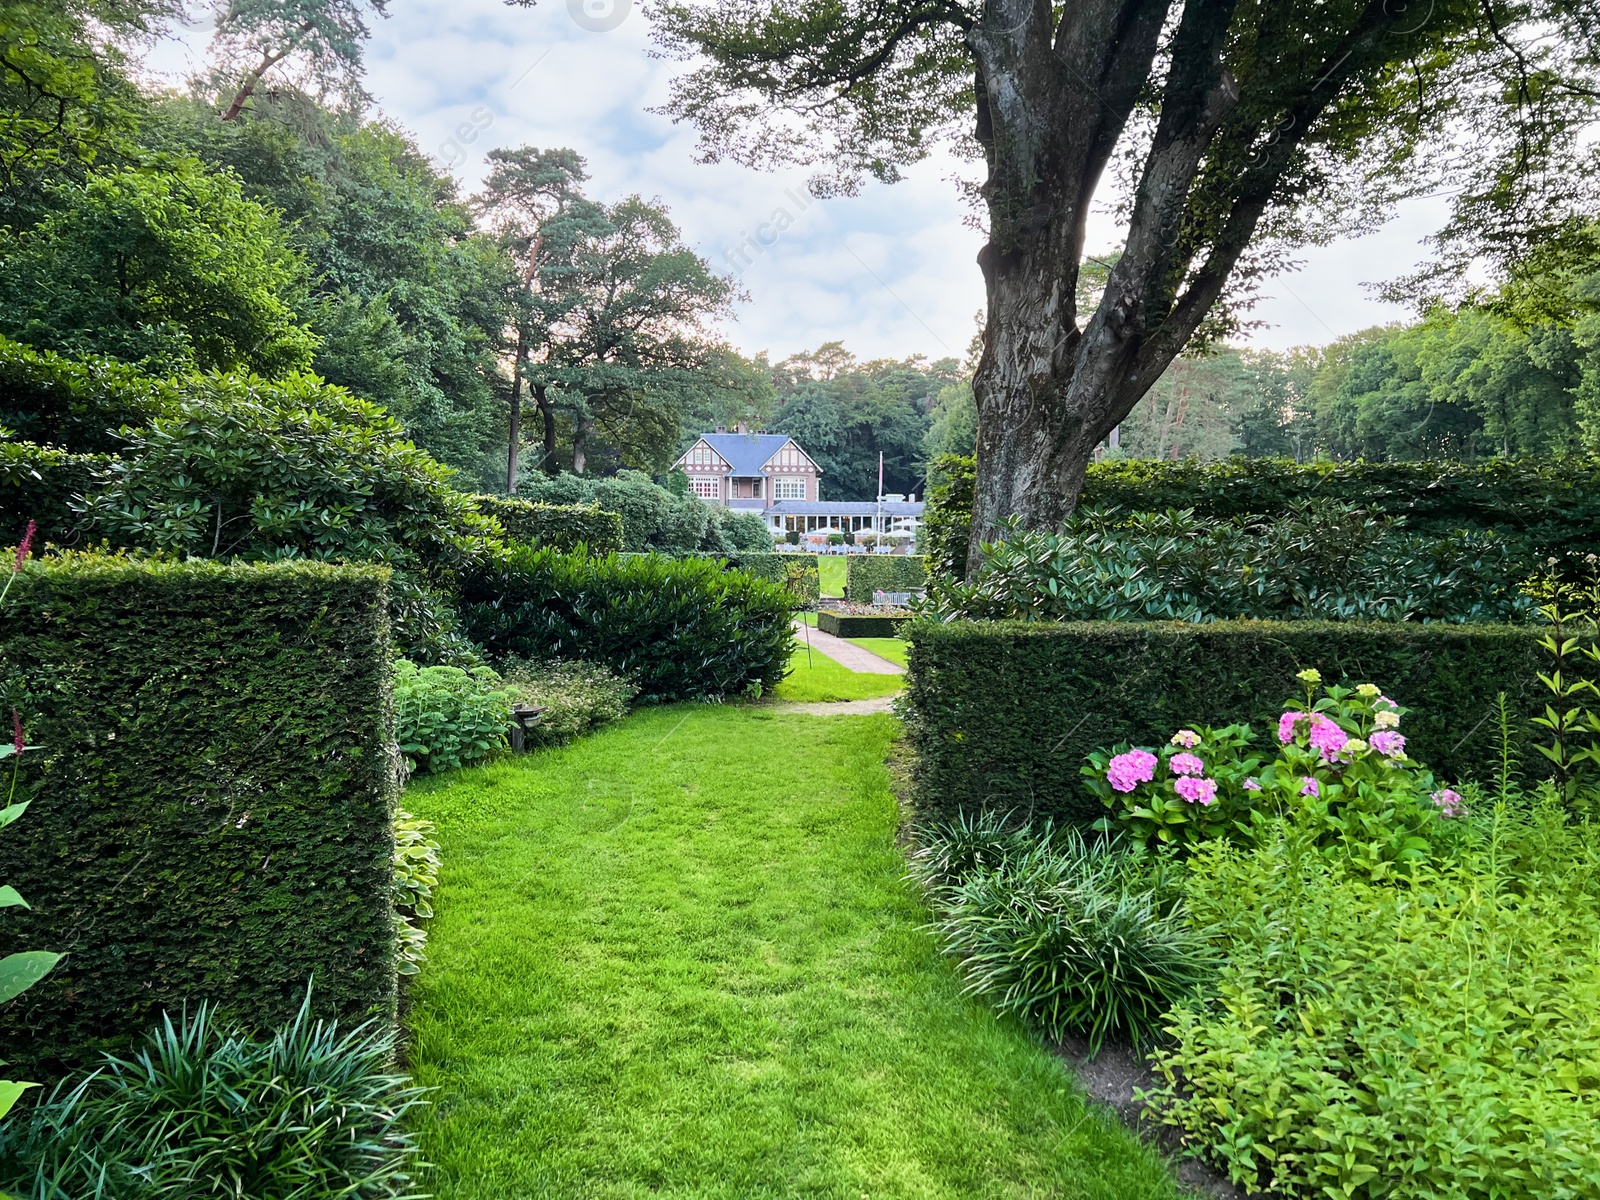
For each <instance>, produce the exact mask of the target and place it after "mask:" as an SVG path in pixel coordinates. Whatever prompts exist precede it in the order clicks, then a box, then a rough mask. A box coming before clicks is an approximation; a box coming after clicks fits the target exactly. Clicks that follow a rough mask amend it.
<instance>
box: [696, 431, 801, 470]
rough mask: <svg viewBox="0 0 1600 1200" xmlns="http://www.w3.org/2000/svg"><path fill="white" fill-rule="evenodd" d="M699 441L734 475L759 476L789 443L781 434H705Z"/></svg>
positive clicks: (786, 437)
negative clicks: (718, 455)
mask: <svg viewBox="0 0 1600 1200" xmlns="http://www.w3.org/2000/svg"><path fill="white" fill-rule="evenodd" d="M700 440H701V441H702V442H704V443H705V444H706V445H708V446H710V447H711V448H712V449H713V450H715V451H716V452H717V453H718V454H720V455H721V456H722V458H723V460H724V461H725V462H726V463H727V464H728V466H730V467H732V468H733V473H734V474H735V475H759V474H761V471H762V468H763V467H765V466H766V465H767V460H768V459H770V458H771V457H772V456H773V455H774V454H776V453H777V452H778V451H779V450H782V449H783V448H784V446H786V445H787V444H788V442H789V438H788V436H787V435H785V434H781V433H707V434H704V435H702V436H701V438H700Z"/></svg>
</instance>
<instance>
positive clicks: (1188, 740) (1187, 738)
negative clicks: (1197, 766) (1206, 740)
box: [1172, 729, 1200, 750]
mask: <svg viewBox="0 0 1600 1200" xmlns="http://www.w3.org/2000/svg"><path fill="white" fill-rule="evenodd" d="M1172 744H1173V745H1174V746H1182V747H1183V748H1184V749H1185V750H1193V749H1194V748H1195V747H1196V746H1198V745H1199V744H1200V735H1199V734H1198V733H1196V732H1195V731H1194V730H1192V729H1180V730H1178V732H1177V733H1175V734H1173V735H1172Z"/></svg>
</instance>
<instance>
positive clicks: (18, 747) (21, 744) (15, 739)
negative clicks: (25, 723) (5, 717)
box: [11, 708, 28, 754]
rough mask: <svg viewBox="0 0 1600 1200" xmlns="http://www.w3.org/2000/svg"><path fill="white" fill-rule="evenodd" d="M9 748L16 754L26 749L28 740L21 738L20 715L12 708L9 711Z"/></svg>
mask: <svg viewBox="0 0 1600 1200" xmlns="http://www.w3.org/2000/svg"><path fill="white" fill-rule="evenodd" d="M11 748H12V749H13V750H15V751H16V752H17V753H18V754H21V753H22V752H23V751H24V750H26V749H27V748H28V740H27V739H26V738H25V737H23V736H22V714H21V713H19V712H18V711H17V710H16V709H14V708H13V709H12V710H11Z"/></svg>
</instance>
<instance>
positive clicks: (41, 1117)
mask: <svg viewBox="0 0 1600 1200" xmlns="http://www.w3.org/2000/svg"><path fill="white" fill-rule="evenodd" d="M393 1062H394V1041H393V1036H392V1035H391V1034H389V1033H386V1032H379V1031H378V1030H377V1029H375V1028H374V1027H373V1026H372V1025H371V1024H368V1025H363V1026H360V1027H358V1028H356V1029H353V1030H351V1031H349V1032H347V1033H341V1032H340V1031H339V1029H338V1027H337V1025H335V1024H331V1023H324V1022H322V1021H314V1020H313V1019H312V1016H311V997H310V994H309V993H308V994H307V996H306V999H305V1002H304V1003H303V1004H302V1005H301V1006H300V1011H299V1013H298V1015H296V1016H295V1017H294V1019H293V1020H292V1021H290V1022H289V1023H288V1024H287V1025H285V1026H282V1027H280V1028H278V1029H277V1030H276V1031H275V1032H274V1033H273V1034H272V1035H271V1036H270V1037H265V1038H256V1037H252V1036H250V1035H248V1034H246V1033H244V1032H242V1031H240V1030H239V1029H237V1028H232V1027H228V1026H224V1025H219V1024H218V1023H217V1016H216V1012H215V1010H214V1009H212V1008H211V1007H209V1006H206V1005H201V1006H199V1007H198V1008H197V1009H195V1010H194V1011H192V1012H190V1013H187V1014H185V1015H184V1016H183V1017H181V1018H180V1019H178V1020H177V1021H176V1022H174V1021H173V1019H172V1018H171V1017H170V1016H168V1017H166V1018H165V1019H164V1020H163V1021H162V1023H161V1024H160V1025H159V1026H158V1027H157V1028H156V1029H155V1030H154V1032H152V1033H151V1034H150V1036H149V1039H148V1042H147V1044H146V1045H145V1046H144V1047H143V1048H141V1049H140V1050H139V1051H138V1052H137V1053H135V1054H133V1055H132V1056H130V1057H127V1058H120V1057H116V1056H111V1055H108V1056H107V1057H106V1059H105V1061H104V1062H103V1063H102V1064H101V1066H100V1069H99V1070H98V1071H96V1072H95V1073H94V1074H92V1075H90V1076H89V1077H87V1078H84V1079H81V1080H76V1081H73V1080H66V1081H63V1082H61V1083H60V1084H58V1085H57V1086H56V1088H55V1090H54V1092H53V1093H52V1094H51V1096H50V1097H49V1099H48V1100H47V1101H45V1102H44V1103H42V1104H39V1105H37V1106H36V1107H35V1108H34V1109H33V1110H32V1111H31V1112H29V1113H28V1114H27V1116H26V1117H25V1118H23V1119H22V1120H18V1121H14V1122H12V1123H11V1124H8V1125H6V1126H4V1127H0V1184H3V1185H4V1186H5V1187H6V1189H7V1190H8V1191H9V1192H10V1193H11V1194H12V1195H13V1196H15V1197H17V1198H18V1200H61V1198H63V1197H68V1196H70V1197H73V1198H74V1200H89V1198H91V1197H104V1198H106V1200H113V1198H114V1200H157V1198H169V1197H171V1198H176V1197H185V1198H187V1197H196V1198H198V1197H203V1196H219V1197H220V1196H232V1197H261V1198H262V1200H265V1198H266V1197H290V1196H305V1197H311V1196H348V1197H351V1198H352V1200H377V1198H379V1197H411V1196H416V1195H417V1194H418V1193H417V1191H416V1187H415V1185H416V1179H415V1177H414V1175H413V1173H412V1172H413V1171H414V1170H415V1169H416V1167H417V1166H419V1165H420V1163H419V1161H418V1147H417V1142H416V1135H415V1134H414V1133H412V1132H410V1131H409V1130H408V1129H407V1127H406V1126H407V1122H408V1119H409V1118H410V1116H411V1115H412V1113H413V1111H414V1110H415V1109H416V1108H417V1107H418V1106H420V1105H421V1104H423V1103H424V1101H423V1099H422V1097H423V1092H424V1089H422V1088H415V1087H411V1086H410V1083H409V1080H407V1079H406V1077H405V1076H403V1075H398V1074H395V1073H394V1068H393Z"/></svg>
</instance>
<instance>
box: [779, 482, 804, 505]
mask: <svg viewBox="0 0 1600 1200" xmlns="http://www.w3.org/2000/svg"><path fill="white" fill-rule="evenodd" d="M772 498H773V499H774V500H804V499H805V498H806V481H805V480H804V479H774V480H773V481H772Z"/></svg>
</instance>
